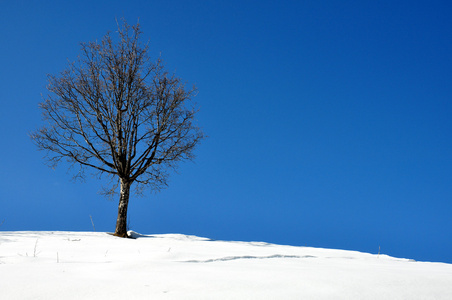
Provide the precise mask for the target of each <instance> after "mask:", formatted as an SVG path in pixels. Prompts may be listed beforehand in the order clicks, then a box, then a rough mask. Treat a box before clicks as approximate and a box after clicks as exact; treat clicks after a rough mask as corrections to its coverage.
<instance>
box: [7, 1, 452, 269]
mask: <svg viewBox="0 0 452 300" xmlns="http://www.w3.org/2000/svg"><path fill="white" fill-rule="evenodd" d="M115 17H118V18H121V17H125V18H126V19H127V20H128V22H129V23H136V21H137V20H138V18H139V20H140V23H141V25H142V30H143V32H144V34H143V37H144V38H145V39H149V40H150V46H151V52H152V53H151V54H152V55H153V56H154V57H157V56H158V55H159V53H162V57H163V59H164V60H165V61H166V63H167V67H168V69H169V70H171V71H175V72H176V74H177V75H178V76H180V77H182V78H183V79H185V80H187V81H188V82H190V83H195V84H196V85H197V87H198V89H199V95H198V96H197V97H196V102H197V103H198V105H199V106H200V108H201V111H200V113H199V116H198V120H199V124H200V125H201V126H202V127H203V129H204V131H205V132H206V134H208V135H209V138H208V139H207V140H205V141H204V142H203V144H202V145H201V146H200V147H199V148H198V149H197V151H196V154H197V159H196V160H195V162H194V163H185V164H182V165H181V167H180V169H179V172H178V174H172V176H171V177H170V185H169V187H168V188H167V189H166V190H164V191H162V192H161V193H159V194H152V193H148V194H146V195H145V197H143V198H136V197H134V198H132V199H131V204H130V211H129V218H130V224H131V228H132V229H133V230H135V231H138V232H141V233H184V234H194V235H199V236H205V237H209V238H213V239H224V240H246V241H250V240H255V241H256V240H257V241H267V242H273V243H281V244H291V245H301V246H304V245H307V246H314V247H327V248H341V249H351V250H358V251H365V252H371V253H377V252H378V247H379V246H380V247H381V251H382V252H383V253H386V254H389V255H392V256H397V257H406V258H412V259H416V260H433V261H444V262H449V263H452V182H451V181H452V118H451V115H452V84H451V83H452V4H451V2H450V1H431V0H429V1H244V0H241V1H127V2H124V1H3V2H2V4H1V9H0V22H1V26H0V41H1V47H0V65H1V71H0V84H1V94H0V97H1V103H2V105H1V109H0V125H1V132H0V137H1V147H0V157H1V162H2V163H1V171H0V207H1V208H0V221H1V220H3V219H5V223H4V224H3V225H2V226H1V228H0V229H1V230H77V231H90V230H92V226H91V221H90V218H89V216H90V215H91V216H92V218H93V220H94V223H95V226H96V230H97V231H113V230H114V226H115V221H116V214H117V201H116V200H115V201H113V202H109V201H107V200H106V199H105V198H102V196H100V195H99V194H98V193H97V192H98V190H99V186H100V184H101V182H100V181H98V180H97V179H94V178H87V180H86V182H85V183H80V182H76V183H74V182H73V181H71V174H70V173H68V172H67V169H66V168H65V166H64V165H61V166H60V167H59V168H57V169H56V170H52V169H50V168H48V167H47V166H46V165H45V164H44V160H43V159H42V156H43V154H44V153H41V152H38V151H37V150H36V147H35V146H34V145H33V144H32V142H31V141H30V139H29V137H28V133H29V132H31V131H33V130H35V129H36V128H37V127H39V126H40V125H41V124H42V123H41V116H40V111H39V108H38V103H39V102H41V100H42V99H41V96H40V95H41V93H43V94H45V93H46V90H45V86H46V75H47V74H56V73H58V72H60V71H62V70H63V69H64V68H65V67H66V66H67V60H68V59H69V60H74V59H75V58H76V56H77V55H78V54H79V50H80V48H79V42H87V41H91V40H95V39H100V38H101V37H102V36H103V35H104V34H105V33H106V32H107V31H109V30H111V31H114V30H115V27H116V23H115Z"/></svg>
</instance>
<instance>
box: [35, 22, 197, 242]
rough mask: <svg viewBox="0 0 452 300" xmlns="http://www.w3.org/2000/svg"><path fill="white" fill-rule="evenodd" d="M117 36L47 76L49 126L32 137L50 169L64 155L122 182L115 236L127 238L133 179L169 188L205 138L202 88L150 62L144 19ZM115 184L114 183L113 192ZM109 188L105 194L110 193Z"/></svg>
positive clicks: (46, 116) (85, 47)
mask: <svg viewBox="0 0 452 300" xmlns="http://www.w3.org/2000/svg"><path fill="white" fill-rule="evenodd" d="M117 34H118V35H117V40H116V41H115V40H114V39H113V38H112V37H111V35H110V34H109V33H108V34H107V35H105V36H104V37H103V39H102V41H101V42H97V41H96V42H89V43H81V50H82V52H81V55H80V56H79V58H78V60H77V61H76V62H73V63H70V64H69V66H68V67H67V68H66V69H65V70H64V71H63V72H61V73H60V74H58V75H57V76H53V75H49V76H48V81H49V84H48V86H47V89H48V91H49V92H50V93H49V95H48V96H47V97H46V98H45V99H44V102H43V103H41V104H40V107H41V109H42V111H43V116H44V120H45V121H46V123H47V124H46V125H45V126H44V127H42V128H41V129H39V130H37V131H35V132H33V133H32V134H31V138H32V139H33V141H34V142H35V144H36V145H37V146H38V148H39V149H40V150H45V151H46V153H47V155H46V158H47V159H48V162H49V163H50V165H51V166H52V167H54V166H56V165H57V164H58V163H59V162H60V161H61V160H62V159H66V160H67V161H68V162H69V163H70V164H71V166H79V167H80V168H79V170H78V171H77V172H76V174H75V176H84V174H85V172H84V170H85V168H86V167H89V168H93V169H94V170H96V171H98V172H100V174H101V175H102V174H106V175H108V176H110V177H111V178H112V179H114V180H115V182H116V183H117V184H116V187H117V185H118V184H119V185H120V195H119V206H118V218H117V221H116V230H115V233H114V234H115V235H116V236H120V237H127V229H126V228H127V207H128V203H129V195H130V189H131V186H132V184H134V186H136V187H137V188H138V190H141V189H142V188H143V187H150V188H152V189H153V190H159V189H160V188H162V187H164V186H166V179H167V176H168V171H169V170H170V169H173V168H175V167H176V164H177V163H178V162H179V161H183V160H191V159H193V158H194V156H193V149H194V148H195V146H196V145H197V144H198V143H199V142H200V141H201V140H202V139H203V138H204V135H203V133H202V131H201V130H200V129H199V128H198V127H197V126H196V124H195V120H194V118H195V113H196V111H197V110H196V109H195V108H194V106H193V104H191V98H192V97H193V96H194V95H195V92H196V89H195V88H194V87H193V88H186V86H185V84H184V83H183V82H182V81H181V79H180V78H178V77H176V76H174V75H172V74H169V73H168V72H167V71H165V69H164V67H163V64H162V61H161V60H160V59H158V60H157V61H155V62H152V61H151V60H150V57H149V53H148V45H147V44H143V43H141V42H140V40H139V38H140V34H141V32H140V28H139V24H137V25H136V26H130V25H128V24H127V23H126V21H122V24H118V31H117ZM114 190H115V185H113V186H112V187H111V188H110V190H109V192H111V191H114ZM109 192H107V193H109Z"/></svg>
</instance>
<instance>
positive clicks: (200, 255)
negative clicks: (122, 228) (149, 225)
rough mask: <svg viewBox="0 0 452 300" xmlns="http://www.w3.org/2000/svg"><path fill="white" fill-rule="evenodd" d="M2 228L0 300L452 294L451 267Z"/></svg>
mask: <svg viewBox="0 0 452 300" xmlns="http://www.w3.org/2000/svg"><path fill="white" fill-rule="evenodd" d="M132 234H133V235H134V237H136V239H121V238H116V237H113V236H111V235H109V234H107V233H92V232H89V233H88V232H0V299H58V300H61V299H109V300H110V299H452V265H451V264H444V263H430V262H414V261H410V260H408V259H398V258H393V257H389V256H386V255H372V254H366V253H360V252H353V251H343V250H331V249H319V248H309V247H293V246H281V245H274V244H267V243H260V242H228V241H213V240H209V239H206V238H200V237H196V236H186V235H180V234H164V235H149V236H144V235H139V234H136V233H132Z"/></svg>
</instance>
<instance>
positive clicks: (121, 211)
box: [114, 179, 131, 238]
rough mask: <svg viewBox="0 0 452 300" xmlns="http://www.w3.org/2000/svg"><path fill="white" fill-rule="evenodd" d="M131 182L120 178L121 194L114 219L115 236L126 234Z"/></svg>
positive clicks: (125, 235) (124, 235)
mask: <svg viewBox="0 0 452 300" xmlns="http://www.w3.org/2000/svg"><path fill="white" fill-rule="evenodd" d="M130 186H131V182H128V181H126V180H123V179H121V194H120V196H119V206H118V219H116V229H115V233H114V235H115V236H119V237H124V238H126V237H128V236H127V207H128V206H129V194H130Z"/></svg>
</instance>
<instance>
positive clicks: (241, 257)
mask: <svg viewBox="0 0 452 300" xmlns="http://www.w3.org/2000/svg"><path fill="white" fill-rule="evenodd" d="M269 258H316V256H312V255H304V256H300V255H282V254H274V255H269V256H249V255H246V256H227V257H222V258H214V259H208V260H186V261H184V262H188V263H211V262H216V261H231V260H238V259H269Z"/></svg>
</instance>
